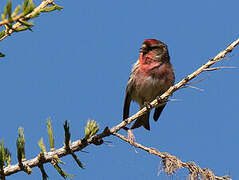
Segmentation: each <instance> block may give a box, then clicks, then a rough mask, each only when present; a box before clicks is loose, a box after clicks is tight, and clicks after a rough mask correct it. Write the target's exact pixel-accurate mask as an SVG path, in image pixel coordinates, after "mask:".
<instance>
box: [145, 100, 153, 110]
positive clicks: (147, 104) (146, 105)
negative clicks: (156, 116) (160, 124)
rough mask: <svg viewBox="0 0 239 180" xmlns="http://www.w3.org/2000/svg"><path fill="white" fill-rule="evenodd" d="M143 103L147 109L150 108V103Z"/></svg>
mask: <svg viewBox="0 0 239 180" xmlns="http://www.w3.org/2000/svg"><path fill="white" fill-rule="evenodd" d="M144 105H145V107H146V108H147V110H150V109H152V105H151V104H150V103H148V102H145V103H144Z"/></svg>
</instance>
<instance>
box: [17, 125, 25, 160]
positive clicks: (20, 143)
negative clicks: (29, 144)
mask: <svg viewBox="0 0 239 180" xmlns="http://www.w3.org/2000/svg"><path fill="white" fill-rule="evenodd" d="M17 159H18V162H22V160H23V159H25V137H24V130H23V128H22V127H19V128H18V138H17Z"/></svg>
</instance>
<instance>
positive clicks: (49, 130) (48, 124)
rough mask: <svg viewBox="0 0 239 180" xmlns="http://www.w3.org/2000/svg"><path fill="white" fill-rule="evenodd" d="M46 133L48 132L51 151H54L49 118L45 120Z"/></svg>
mask: <svg viewBox="0 0 239 180" xmlns="http://www.w3.org/2000/svg"><path fill="white" fill-rule="evenodd" d="M47 131H48V136H49V142H50V147H51V150H54V149H55V146H54V137H53V130H52V125H51V118H48V119H47Z"/></svg>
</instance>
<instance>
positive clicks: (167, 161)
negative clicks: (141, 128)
mask: <svg viewBox="0 0 239 180" xmlns="http://www.w3.org/2000/svg"><path fill="white" fill-rule="evenodd" d="M113 135H114V136H116V137H118V138H120V139H122V140H123V141H125V142H127V143H129V144H131V145H133V146H134V147H137V148H140V149H142V150H144V151H146V152H148V153H149V154H153V155H156V156H158V157H160V158H162V163H163V169H164V171H165V172H166V173H167V174H168V175H169V174H172V173H174V172H176V170H178V169H180V168H187V169H188V170H189V172H190V174H189V176H192V175H193V177H194V178H197V177H200V176H203V177H205V178H206V179H209V180H211V179H214V180H231V178H229V177H227V176H223V177H218V176H215V175H214V174H213V172H212V171H211V170H209V169H207V168H206V169H201V168H200V167H199V166H197V165H196V164H195V163H194V162H186V163H185V162H182V161H181V160H180V159H178V158H177V157H175V156H172V155H170V154H169V153H166V152H159V151H158V150H157V149H155V148H149V147H146V146H143V145H142V144H139V143H137V142H135V141H132V140H130V139H128V138H126V137H125V136H123V135H121V134H118V133H114V134H113Z"/></svg>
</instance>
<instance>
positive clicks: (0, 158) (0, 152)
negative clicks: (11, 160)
mask: <svg viewBox="0 0 239 180" xmlns="http://www.w3.org/2000/svg"><path fill="white" fill-rule="evenodd" d="M5 158H6V157H5V149H4V141H2V142H1V141H0V169H3V167H4V161H5Z"/></svg>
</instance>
